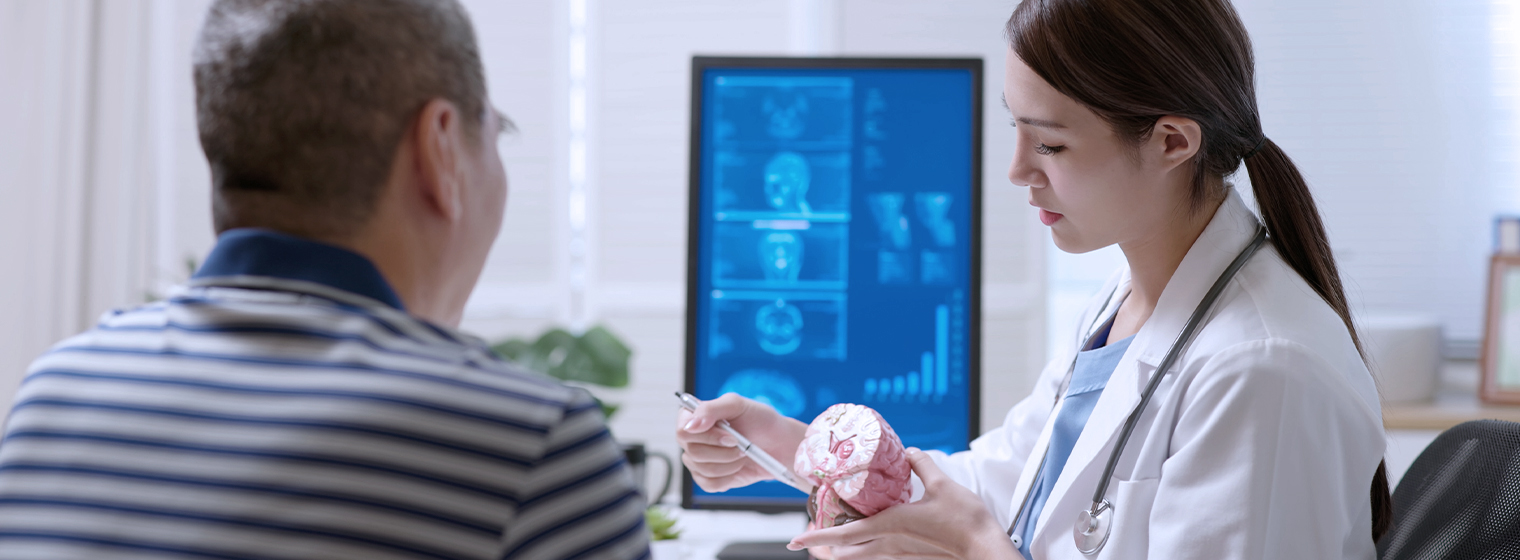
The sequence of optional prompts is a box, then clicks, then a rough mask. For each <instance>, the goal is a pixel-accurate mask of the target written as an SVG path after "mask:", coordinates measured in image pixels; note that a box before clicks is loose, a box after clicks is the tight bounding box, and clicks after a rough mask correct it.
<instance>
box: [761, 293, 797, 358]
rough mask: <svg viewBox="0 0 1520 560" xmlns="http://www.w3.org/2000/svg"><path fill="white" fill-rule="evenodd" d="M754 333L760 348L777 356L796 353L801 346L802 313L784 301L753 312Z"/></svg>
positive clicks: (777, 301) (778, 301)
mask: <svg viewBox="0 0 1520 560" xmlns="http://www.w3.org/2000/svg"><path fill="white" fill-rule="evenodd" d="M755 333H756V336H757V337H758V338H757V339H756V340H757V341H758V342H759V343H760V348H763V349H764V350H765V351H766V352H770V353H771V354H775V355H777V356H785V355H787V354H791V353H792V352H796V351H797V347H798V346H801V345H802V311H801V310H799V309H797V306H795V305H792V304H789V303H787V302H786V301H785V300H779V299H778V300H776V303H775V304H772V305H766V306H762V307H761V308H760V309H759V310H757V311H755Z"/></svg>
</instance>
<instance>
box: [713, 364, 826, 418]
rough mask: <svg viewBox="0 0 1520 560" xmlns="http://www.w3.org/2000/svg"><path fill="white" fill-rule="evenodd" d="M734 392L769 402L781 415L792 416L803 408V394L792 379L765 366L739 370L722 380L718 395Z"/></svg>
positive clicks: (804, 408) (804, 402)
mask: <svg viewBox="0 0 1520 560" xmlns="http://www.w3.org/2000/svg"><path fill="white" fill-rule="evenodd" d="M728 393H738V394H740V395H742V396H745V397H749V398H751V399H754V400H756V401H760V402H763V403H765V404H768V405H771V408H774V409H776V412H780V413H781V415H782V416H790V417H793V418H796V417H797V416H800V415H801V414H802V413H803V412H804V411H806V410H807V396H806V395H804V394H803V393H802V386H801V385H798V384H797V380H796V379H792V376H790V375H787V374H785V373H781V372H779V371H775V370H768V369H746V370H741V371H739V372H737V373H734V374H733V375H731V376H729V378H728V379H727V380H725V381H723V385H722V386H721V387H719V388H718V394H719V395H723V394H728Z"/></svg>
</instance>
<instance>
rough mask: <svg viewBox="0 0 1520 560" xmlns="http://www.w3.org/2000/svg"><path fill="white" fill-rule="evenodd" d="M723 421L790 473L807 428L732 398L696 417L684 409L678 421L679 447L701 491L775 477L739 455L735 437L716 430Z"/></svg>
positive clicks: (758, 405)
mask: <svg viewBox="0 0 1520 560" xmlns="http://www.w3.org/2000/svg"><path fill="white" fill-rule="evenodd" d="M719 420H727V421H728V424H729V425H730V426H732V427H733V428H734V429H735V430H738V432H739V433H741V434H744V437H746V438H749V441H750V443H753V444H755V445H758V446H760V448H761V449H764V450H765V452H766V453H769V454H770V455H771V457H775V458H776V460H777V461H780V462H781V464H782V465H785V466H786V467H787V468H791V466H792V460H793V459H794V458H795V457H796V455H797V445H798V444H801V443H802V436H803V434H805V433H807V424H803V423H802V422H799V421H797V420H794V419H792V418H787V417H785V416H782V415H781V414H780V413H778V412H776V409H774V408H771V407H770V406H769V405H766V404H764V403H760V402H756V401H753V400H750V399H746V398H744V397H741V396H739V395H737V394H734V393H729V394H726V395H723V396H721V397H718V398H716V399H713V400H710V401H707V402H704V403H702V404H701V406H698V407H697V410H696V411H695V412H689V411H687V410H685V409H682V410H681V413H680V415H679V416H678V417H677V418H676V442H677V443H679V444H680V445H681V450H682V451H684V453H682V454H681V463H682V464H685V465H686V468H687V470H690V471H691V477H692V478H693V479H695V480H696V481H697V486H701V487H702V489H703V490H706V491H708V492H722V491H724V490H728V489H730V488H738V487H741V486H749V485H751V484H754V483H756V482H760V481H762V480H772V479H774V478H775V477H773V476H771V474H770V473H768V472H765V469H762V468H760V465H758V464H755V462H754V461H751V460H750V459H749V457H746V456H744V454H743V453H741V452H739V448H738V447H735V445H737V444H738V442H737V441H734V438H733V436H730V435H728V432H725V431H723V430H722V429H720V428H717V427H716V426H717V424H718V421H719Z"/></svg>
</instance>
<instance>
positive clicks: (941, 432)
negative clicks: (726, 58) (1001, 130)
mask: <svg viewBox="0 0 1520 560" xmlns="http://www.w3.org/2000/svg"><path fill="white" fill-rule="evenodd" d="M787 62H788V60H787V59H778V60H777V61H774V62H773V61H769V60H765V61H763V63H762V64H763V66H761V67H753V68H751V67H739V68H726V67H709V68H708V69H706V70H702V72H703V73H702V74H701V76H702V78H701V80H702V81H701V82H699V89H698V90H697V91H695V92H694V93H696V94H697V95H696V97H694V99H693V101H694V103H695V107H694V108H695V111H694V113H693V114H694V116H695V117H696V118H697V119H698V122H697V123H694V124H695V125H696V126H695V128H694V129H693V130H694V131H699V134H698V135H697V136H695V137H694V139H693V140H694V146H693V147H694V151H693V152H692V154H691V157H692V160H691V161H692V164H693V172H694V173H695V175H693V177H692V189H693V199H692V200H693V203H694V204H695V205H696V206H695V208H694V210H693V213H692V216H693V218H695V219H696V220H697V222H696V223H695V225H694V227H693V228H692V233H693V235H694V237H693V238H692V239H693V240H692V241H691V243H692V245H691V247H692V251H693V252H692V253H691V257H692V261H691V262H692V266H693V268H692V269H691V275H692V278H693V279H694V282H693V286H692V288H691V289H692V292H690V294H689V295H690V297H691V298H692V302H693V305H694V306H695V309H694V310H693V311H692V313H691V314H690V315H689V316H688V328H689V329H690V330H689V331H688V332H689V333H690V335H691V339H690V340H691V346H690V347H689V352H691V353H690V354H689V358H690V360H691V361H690V362H689V363H690V365H691V368H692V375H691V377H690V378H689V381H688V386H689V388H690V390H691V391H692V393H693V394H694V395H696V396H697V397H698V398H700V399H704V400H705V399H712V398H717V397H718V396H719V395H722V394H724V393H738V394H740V395H743V396H746V397H749V398H752V399H755V400H757V401H759V402H762V403H766V404H769V405H771V406H772V407H775V408H776V410H777V412H779V413H781V414H783V415H786V416H789V417H792V418H797V419H800V420H803V421H809V420H811V419H812V418H814V417H815V416H817V415H818V414H819V413H821V412H822V411H823V410H824V409H826V408H828V407H829V406H831V405H834V404H836V403H840V402H851V403H861V404H865V405H867V406H870V407H872V408H873V409H875V410H877V411H878V412H880V413H881V415H882V416H883V417H884V418H889V419H891V421H892V424H893V426H894V427H895V428H896V429H897V433H898V435H899V436H902V441H903V443H904V444H906V445H912V446H915V447H920V448H923V449H938V450H941V451H945V452H947V453H949V452H954V451H957V450H960V449H964V448H965V446H966V443H967V442H969V441H970V436H971V435H972V432H973V431H975V430H973V429H972V425H973V421H972V420H971V419H970V414H968V411H970V410H971V408H972V407H970V406H969V403H970V402H972V401H970V400H969V399H972V398H975V397H976V392H975V390H974V389H972V388H971V386H970V385H969V384H968V380H969V379H971V377H970V375H971V374H972V373H975V371H974V369H973V368H972V366H971V364H972V363H973V361H974V356H973V352H972V350H973V349H974V345H973V344H972V342H971V336H972V334H974V331H973V329H972V328H971V326H970V325H971V323H972V321H973V320H974V319H975V317H974V316H973V315H972V314H971V312H970V311H969V310H970V309H972V308H973V307H974V306H975V305H976V303H977V300H976V299H975V294H976V293H977V292H976V290H975V284H976V282H977V280H978V279H976V278H973V276H974V275H972V274H970V270H971V268H972V267H971V266H970V265H971V263H972V262H974V261H973V257H972V256H971V248H972V246H974V245H975V244H976V240H977V239H978V236H977V234H976V233H975V232H973V231H972V230H971V226H972V225H973V224H974V223H975V218H974V216H975V213H974V212H975V210H976V207H975V204H976V203H977V201H978V198H977V197H976V196H975V194H974V193H975V192H976V191H975V190H974V188H975V178H974V173H973V171H974V170H975V169H976V168H977V163H976V162H977V160H976V158H975V157H973V155H974V154H975V153H978V150H980V147H979V146H980V145H979V144H978V143H977V136H976V132H977V128H976V127H975V124H976V123H977V122H979V121H978V119H979V117H978V115H979V113H978V112H977V111H976V106H977V103H976V99H977V96H976V94H975V92H977V91H978V86H979V85H980V84H981V82H979V81H977V80H974V79H973V76H974V73H973V72H972V71H969V70H961V69H941V68H928V69H925V68H913V69H903V68H899V67H897V66H896V63H894V64H893V65H887V66H884V67H870V68H863V69H854V68H846V69H833V68H829V67H827V65H824V66H819V67H812V66H811V65H812V64H814V61H809V63H808V66H809V67H806V68H795V69H794V68H772V67H770V65H771V64H782V65H784V64H785V63H787ZM957 64H958V63H957ZM699 66H700V65H699ZM899 418H901V419H905V420H904V421H902V422H899V421H898V419H899ZM690 492H691V494H690V496H691V501H692V503H693V504H699V505H704V506H705V505H709V504H711V505H714V506H718V507H728V506H737V507H749V506H752V505H755V504H763V505H766V507H771V506H785V505H789V504H794V503H795V504H798V505H802V504H803V501H804V500H803V497H802V495H801V493H799V492H797V491H796V490H795V489H793V488H790V487H787V486H786V485H784V484H782V483H780V482H774V481H770V482H762V483H758V484H753V485H749V486H746V487H742V488H733V489H729V490H726V491H724V492H707V491H705V490H702V489H701V488H700V487H695V486H693V487H691V488H690Z"/></svg>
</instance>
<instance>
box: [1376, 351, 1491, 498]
mask: <svg viewBox="0 0 1520 560" xmlns="http://www.w3.org/2000/svg"><path fill="white" fill-rule="evenodd" d="M1478 380H1479V377H1478V362H1476V361H1472V360H1449V361H1447V362H1446V363H1444V364H1442V366H1441V378H1440V379H1439V381H1438V383H1437V385H1436V396H1435V398H1433V399H1431V400H1429V401H1426V402H1416V403H1389V404H1385V405H1383V427H1384V428H1386V429H1387V430H1388V451H1387V454H1386V455H1385V456H1384V457H1385V460H1386V461H1387V464H1388V483H1389V486H1390V487H1394V486H1397V485H1398V482H1399V480H1400V479H1402V478H1403V477H1404V472H1405V471H1407V470H1409V465H1411V464H1413V463H1414V460H1415V458H1417V457H1419V455H1420V452H1421V451H1424V450H1425V447H1426V446H1428V445H1430V442H1431V441H1433V440H1435V439H1436V436H1439V435H1441V432H1443V431H1445V430H1446V429H1447V428H1450V427H1452V426H1455V425H1457V424H1461V423H1463V422H1467V421H1469V420H1480V419H1485V418H1492V419H1497V420H1508V421H1510V422H1520V406H1504V405H1491V404H1484V403H1482V402H1481V401H1479V400H1478Z"/></svg>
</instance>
